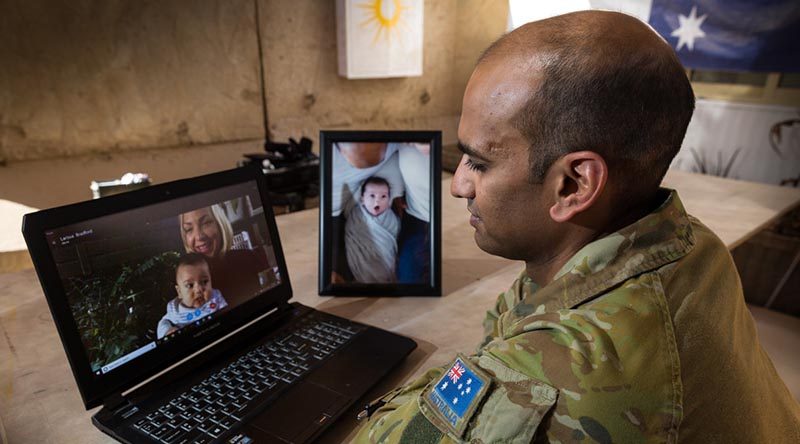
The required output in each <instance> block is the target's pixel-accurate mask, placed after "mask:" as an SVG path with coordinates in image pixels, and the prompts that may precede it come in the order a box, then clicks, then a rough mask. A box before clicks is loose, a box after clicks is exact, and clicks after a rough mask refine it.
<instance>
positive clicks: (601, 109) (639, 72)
mask: <svg viewBox="0 0 800 444" xmlns="http://www.w3.org/2000/svg"><path fill="white" fill-rule="evenodd" d="M498 66H503V67H505V69H507V68H508V67H509V66H511V67H512V69H514V71H515V73H514V75H518V76H520V79H519V80H520V81H522V82H524V83H526V84H527V85H529V86H530V88H528V90H529V91H530V94H529V97H528V98H527V101H526V103H525V105H524V106H522V107H521V109H520V111H519V112H518V113H517V114H516V116H515V118H514V125H515V126H516V127H517V128H518V129H519V131H520V132H521V133H522V134H523V135H524V136H525V137H526V138H527V140H528V141H529V142H530V147H531V148H530V166H531V176H530V178H531V181H532V182H535V183H538V182H541V181H542V180H543V178H544V176H545V173H546V172H547V170H548V168H549V167H550V165H551V164H552V163H553V162H554V161H555V160H556V159H558V158H559V157H561V156H563V155H564V154H567V153H570V152H576V151H584V150H586V151H594V152H596V153H598V154H600V155H602V156H603V158H604V159H605V161H606V162H607V163H608V165H609V170H610V175H609V185H611V186H612V187H613V188H615V189H616V191H617V192H623V193H624V194H625V195H626V196H627V197H626V198H625V199H624V200H625V201H626V202H628V203H629V204H631V205H632V204H636V203H638V202H639V201H641V200H643V199H647V198H649V197H651V196H652V195H653V194H654V193H655V192H656V190H657V188H658V185H659V183H660V182H661V179H662V178H663V176H664V174H665V173H666V170H667V168H668V167H669V164H670V162H671V160H672V158H673V157H674V156H675V154H676V153H677V152H678V150H679V149H680V146H681V143H682V141H683V137H684V134H685V133H686V127H687V126H688V124H689V120H690V119H691V116H692V112H693V110H694V94H693V92H692V88H691V85H690V84H689V81H688V79H687V78H686V75H685V72H684V69H683V67H682V66H681V64H680V62H679V61H678V58H677V56H676V55H675V53H674V51H673V50H672V48H671V47H670V46H669V45H668V44H667V43H666V41H664V40H663V39H662V38H661V37H660V36H659V35H658V34H656V33H655V32H654V31H653V30H652V29H651V28H650V27H649V26H647V25H646V24H644V23H642V22H641V21H639V20H638V19H636V18H634V17H631V16H628V15H625V14H620V13H615V12H605V11H581V12H575V13H571V14H565V15H561V16H558V17H553V18H549V19H545V20H540V21H537V22H532V23H528V24H526V25H524V26H522V27H520V28H517V29H516V30H514V31H512V32H511V33H509V34H506V35H505V36H503V37H501V38H500V39H499V40H498V41H496V42H495V43H494V44H492V45H491V46H490V47H489V48H488V49H487V50H486V51H485V52H484V54H483V55H482V56H481V58H480V61H479V63H478V67H477V69H476V70H481V69H484V70H485V69H493V67H498ZM620 172H624V173H622V174H620ZM619 209H620V210H621V209H623V208H619Z"/></svg>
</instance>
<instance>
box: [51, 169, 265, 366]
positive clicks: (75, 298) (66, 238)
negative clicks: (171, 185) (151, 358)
mask: <svg viewBox="0 0 800 444" xmlns="http://www.w3.org/2000/svg"><path fill="white" fill-rule="evenodd" d="M225 191H226V192H225V193H219V192H217V193H216V194H214V195H212V196H204V195H198V196H191V197H187V198H182V199H176V200H173V201H170V202H164V203H160V204H156V205H151V206H148V207H143V208H139V209H136V210H131V211H127V212H125V213H119V214H114V215H111V216H107V217H103V218H98V219H94V220H90V221H86V222H83V223H80V224H75V225H71V226H67V227H63V228H60V229H58V230H53V231H51V232H48V233H47V238H48V244H49V245H50V249H51V252H52V254H53V258H54V261H55V263H56V265H57V269H58V273H59V277H60V278H61V281H62V284H63V287H64V291H65V293H66V297H67V301H68V303H69V305H70V307H71V310H72V315H73V317H74V319H75V323H76V325H77V327H78V331H79V333H80V336H81V340H82V342H83V346H84V348H85V350H86V353H87V356H88V359H89V362H90V363H91V369H92V371H93V372H95V373H96V374H104V373H108V372H109V371H112V370H113V369H114V368H117V367H119V366H120V365H123V364H125V363H127V362H129V361H131V360H133V359H135V358H137V357H139V356H141V355H143V354H144V353H147V352H148V351H150V350H153V349H155V348H156V347H157V346H158V345H159V344H160V343H162V342H166V341H169V340H170V337H171V336H172V335H174V334H178V333H182V332H184V331H185V330H183V329H184V328H187V327H196V326H199V325H201V324H203V323H205V322H208V321H209V320H210V319H212V318H216V317H217V316H220V315H224V313H225V312H226V311H228V310H231V309H232V308H234V307H236V306H238V305H240V304H242V303H244V302H246V301H248V300H249V299H251V298H253V297H254V296H256V295H258V294H261V293H263V292H265V291H266V290H269V289H270V288H273V287H275V286H277V285H278V284H280V282H281V276H280V272H279V269H278V266H277V260H276V258H275V252H274V249H273V246H272V244H271V240H270V236H269V234H268V232H267V224H266V219H265V218H264V215H263V208H262V206H261V201H260V199H259V195H258V191H257V188H256V186H255V184H252V185H237V186H233V187H229V189H227V190H225ZM224 194H227V195H232V194H233V195H237V194H238V196H236V197H232V198H230V197H228V198H225V199H224V200H220V199H219V197H218V196H220V195H224ZM190 329H191V328H189V329H187V330H190Z"/></svg>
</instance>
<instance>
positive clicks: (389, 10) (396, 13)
mask: <svg viewBox="0 0 800 444" xmlns="http://www.w3.org/2000/svg"><path fill="white" fill-rule="evenodd" d="M356 6H358V7H359V8H361V9H363V10H364V13H365V14H366V16H367V18H366V19H365V20H364V21H362V22H361V23H359V25H360V26H362V27H375V28H376V29H375V38H374V39H373V40H372V43H373V44H374V43H378V41H379V40H381V39H386V40H387V41H389V40H391V39H392V35H393V34H395V33H399V29H398V27H400V26H404V25H405V23H403V16H404V11H407V10H409V9H411V8H410V7H408V6H406V5H404V4H403V2H402V1H400V0H370V1H368V2H365V3H359V4H357V5H356Z"/></svg>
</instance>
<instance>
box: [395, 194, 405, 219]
mask: <svg viewBox="0 0 800 444" xmlns="http://www.w3.org/2000/svg"><path fill="white" fill-rule="evenodd" d="M406 208H408V204H407V203H406V198H405V197H404V196H400V197H396V198H395V199H394V200H393V201H392V210H394V212H395V214H397V217H400V218H402V217H403V213H405V211H406Z"/></svg>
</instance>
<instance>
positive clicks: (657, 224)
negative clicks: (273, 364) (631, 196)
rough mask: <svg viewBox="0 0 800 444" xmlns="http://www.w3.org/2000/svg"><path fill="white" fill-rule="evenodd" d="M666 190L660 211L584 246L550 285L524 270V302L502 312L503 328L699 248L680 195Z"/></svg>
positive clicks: (518, 288) (517, 286)
mask: <svg viewBox="0 0 800 444" xmlns="http://www.w3.org/2000/svg"><path fill="white" fill-rule="evenodd" d="M666 191H668V192H669V196H668V197H667V199H666V200H665V201H664V203H662V204H661V206H660V207H658V208H657V209H656V210H655V211H653V212H652V213H650V214H648V215H647V216H645V217H643V218H642V219H639V220H638V221H636V222H634V223H633V224H631V225H628V226H627V227H625V228H623V229H621V230H619V231H617V232H615V233H612V234H609V235H607V236H605V237H603V238H600V239H598V240H595V241H593V242H591V243H589V244H587V245H586V246H584V247H583V248H581V249H580V250H579V251H578V252H577V253H575V255H574V256H572V257H571V258H570V259H569V260H568V261H567V263H566V264H564V266H563V267H561V269H560V270H559V271H558V272H557V273H556V275H555V278H554V279H553V281H552V282H550V283H549V284H548V285H546V286H544V287H541V288H540V287H538V286H537V285H536V284H535V283H534V282H533V281H532V280H531V279H530V278H529V277H528V276H527V275H526V274H525V272H524V271H523V272H522V274H520V277H519V278H518V279H517V282H515V283H514V285H513V286H512V288H511V291H515V292H519V293H518V296H519V297H518V300H520V302H519V303H517V305H515V306H514V308H513V309H512V310H509V311H508V312H506V313H504V314H503V315H504V316H506V317H507V318H506V319H502V320H501V325H503V326H507V327H511V330H513V325H514V324H516V322H517V321H518V320H521V319H523V318H525V317H526V316H528V315H530V314H533V313H542V312H552V311H555V310H560V309H570V308H573V307H575V306H578V305H580V304H582V303H584V302H586V301H588V300H590V299H592V298H594V297H596V296H598V295H600V294H603V293H605V292H606V291H607V290H609V289H610V288H613V287H615V286H617V285H619V284H620V283H622V282H624V281H626V280H628V279H630V278H631V277H634V276H636V275H639V274H641V273H645V272H647V271H650V270H653V269H656V268H659V267H661V266H663V265H666V264H668V263H670V262H673V261H676V260H678V259H680V258H681V257H683V256H685V255H686V254H687V253H688V252H689V251H691V249H692V247H693V246H694V234H693V232H692V226H691V222H690V221H689V217H688V216H687V214H686V210H685V209H684V207H683V203H681V200H680V199H679V198H678V193H677V192H676V191H675V190H666ZM503 330H504V331H506V332H509V333H510V332H511V331H510V330H509V329H508V328H504V329H503Z"/></svg>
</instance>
